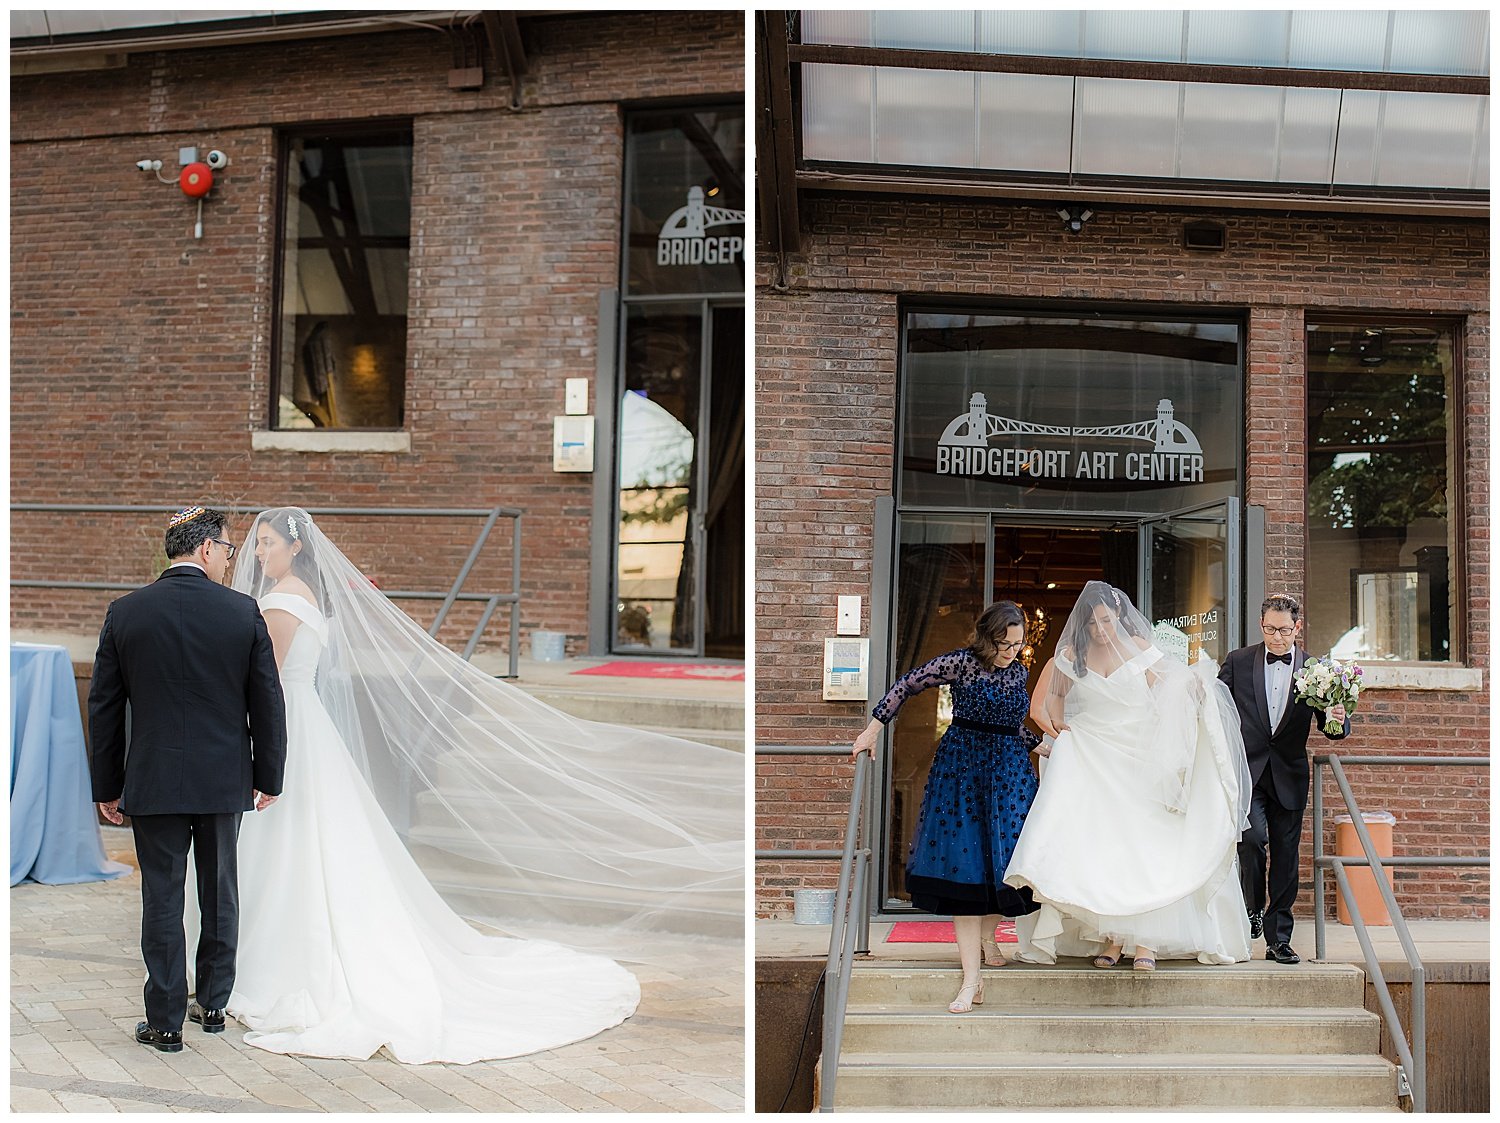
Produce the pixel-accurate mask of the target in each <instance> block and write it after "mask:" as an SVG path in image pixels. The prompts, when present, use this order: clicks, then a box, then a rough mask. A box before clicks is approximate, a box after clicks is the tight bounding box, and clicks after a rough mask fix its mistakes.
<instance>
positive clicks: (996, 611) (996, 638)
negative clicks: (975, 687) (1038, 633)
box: [969, 600, 1026, 667]
mask: <svg viewBox="0 0 1500 1123" xmlns="http://www.w3.org/2000/svg"><path fill="white" fill-rule="evenodd" d="M1012 626H1019V627H1020V629H1021V635H1022V637H1024V636H1025V635H1026V617H1025V616H1023V615H1022V614H1021V607H1020V606H1019V605H1018V604H1016V602H1015V601H1008V600H997V601H996V602H995V603H994V604H992V605H990V606H989V607H988V608H986V609H985V610H984V611H983V612H981V613H980V614H979V618H978V619H977V620H975V621H974V631H973V632H972V633H971V634H970V636H969V650H970V651H972V652H973V653H974V657H975V658H976V659H978V660H979V661H980V662H981V663H983V664H984V665H985V666H986V667H993V666H994V665H995V659H996V657H997V656H998V655H999V654H1000V643H1001V641H1002V640H1004V639H1005V633H1006V632H1008V631H1010V629H1011V628H1012Z"/></svg>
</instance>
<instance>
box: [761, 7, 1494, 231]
mask: <svg viewBox="0 0 1500 1123" xmlns="http://www.w3.org/2000/svg"><path fill="white" fill-rule="evenodd" d="M757 19H758V22H759V27H758V29H757V32H758V37H757V38H758V46H759V51H760V56H759V57H760V60H761V66H760V70H761V82H762V91H761V92H762V97H761V116H760V122H759V126H758V127H759V130H760V133H759V141H760V144H759V149H758V151H759V153H760V160H761V167H760V169H759V174H760V184H761V191H762V193H763V194H762V213H763V214H765V215H766V216H767V219H768V221H767V232H768V235H769V237H770V240H771V244H772V245H773V247H774V248H777V249H793V248H795V246H796V244H797V223H798V207H797V199H796V195H797V194H798V193H799V192H806V191H842V192H848V191H863V192H883V193H902V194H919V195H943V196H952V195H959V196H970V197H974V196H979V197H986V196H988V197H995V198H1011V199H1034V200H1037V201H1039V202H1052V203H1055V202H1057V201H1059V200H1066V201H1067V202H1071V203H1089V202H1103V201H1109V202H1112V203H1115V204H1120V203H1125V204H1132V205H1162V204H1167V205H1177V206H1213V207H1216V208H1222V207H1224V206H1226V205H1228V206H1232V207H1236V208H1252V209H1262V208H1275V209H1278V210H1287V209H1292V210H1337V211H1341V212H1346V213H1347V212H1350V211H1354V212H1359V211H1365V212H1378V213H1394V214H1426V215H1438V214H1442V215H1453V214H1462V215H1472V216H1475V217H1483V216H1485V215H1486V214H1487V213H1488V188H1489V154H1488V146H1489V141H1488V138H1489V62H1488V49H1487V44H1488V42H1489V15H1488V13H1487V12H1483V11H1447V12H1443V11H1432V12H1419V11H1373V12H1370V11H1340V12H1311V13H1309V12H1287V11H1283V12H1271V11H1267V12H1259V11H1257V12H1217V11H1214V12H1203V11H1175V12H1173V11H1165V12H1100V11H1087V12H1084V11H1072V12H1068V11H1059V12H1015V11H968V12H892V11H866V12H849V11H804V12H763V13H759V14H758V16H757Z"/></svg>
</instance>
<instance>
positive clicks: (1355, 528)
mask: <svg viewBox="0 0 1500 1123" xmlns="http://www.w3.org/2000/svg"><path fill="white" fill-rule="evenodd" d="M1454 336H1455V332H1454V331H1453V329H1452V328H1451V327H1443V326H1432V325H1427V324H1424V325H1420V326H1406V325H1401V324H1399V323H1392V322H1388V321H1386V320H1383V319H1382V320H1371V321H1366V322H1363V323H1359V322H1346V323H1313V322H1312V321H1311V320H1309V322H1308V326H1307V382H1308V411H1307V419H1308V512H1307V514H1308V564H1307V570H1308V580H1307V590H1308V648H1309V649H1310V650H1312V651H1314V652H1323V651H1332V652H1333V654H1334V655H1335V656H1337V657H1338V658H1341V659H1343V658H1350V659H1358V660H1361V661H1370V662H1373V661H1379V660H1401V661H1421V662H1428V661H1431V662H1446V661H1450V660H1454V659H1456V658H1458V655H1459V653H1458V652H1457V650H1456V649H1455V646H1454V631H1455V627H1454V623H1455V621H1454V610H1453V597H1452V588H1453V564H1454V559H1453V556H1452V551H1451V550H1450V542H1451V538H1450V535H1451V531H1452V526H1453V520H1452V512H1451V506H1450V493H1451V486H1452V481H1453V479H1454V477H1455V473H1454V472H1453V470H1452V466H1451V465H1452V458H1453V452H1454V450H1453V448H1452V445H1451V443H1450V433H1451V432H1452V423H1451V421H1450V416H1451V413H1452V409H1453V387H1454V385H1455V382H1454V373H1455V372H1454V353H1455V352H1454Z"/></svg>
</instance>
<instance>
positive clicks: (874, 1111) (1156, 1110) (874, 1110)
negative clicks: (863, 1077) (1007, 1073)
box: [859, 1104, 1406, 1115]
mask: <svg viewBox="0 0 1500 1123" xmlns="http://www.w3.org/2000/svg"><path fill="white" fill-rule="evenodd" d="M859 1110H860V1111H861V1112H864V1113H867V1114H870V1115H881V1114H895V1113H897V1112H899V1113H901V1114H903V1115H905V1114H908V1113H910V1111H911V1108H909V1107H861V1108H860V1109H859ZM1026 1110H1027V1112H1028V1113H1034V1114H1037V1115H1046V1114H1048V1113H1049V1112H1061V1111H1066V1112H1068V1113H1069V1114H1077V1115H1087V1114H1089V1113H1091V1112H1101V1113H1102V1112H1108V1113H1110V1114H1111V1115H1113V1114H1116V1113H1118V1112H1119V1111H1120V1110H1121V1109H1120V1108H1118V1107H1115V1106H1114V1105H1112V1104H1111V1105H1107V1106H1105V1107H1029V1108H1027V1109H1026ZM981 1111H982V1112H984V1113H985V1114H987V1115H994V1114H995V1108H994V1106H993V1105H991V1104H984V1105H981V1106H979V1107H945V1108H943V1113H944V1114H945V1115H961V1114H963V1113H964V1112H981ZM1189 1111H1192V1112H1204V1113H1209V1112H1217V1111H1223V1112H1230V1111H1232V1112H1234V1113H1235V1114H1237V1115H1243V1114H1245V1107H1244V1105H1243V1104H1231V1105H1229V1106H1228V1107H1211V1106H1210V1107H1204V1106H1200V1105H1198V1104H1189V1105H1188V1106H1186V1107H1153V1108H1152V1109H1151V1114H1152V1115H1171V1114H1172V1113H1174V1112H1189ZM1276 1111H1277V1113H1278V1114H1289V1115H1297V1114H1300V1113H1302V1112H1312V1111H1316V1112H1319V1113H1320V1114H1321V1113H1323V1112H1340V1111H1348V1112H1356V1111H1357V1112H1359V1113H1360V1114H1361V1115H1405V1114H1406V1111H1405V1110H1404V1109H1403V1108H1400V1107H1396V1106H1391V1107H1366V1106H1356V1107H1328V1106H1324V1107H1308V1106H1306V1105H1287V1106H1278V1107H1277V1109H1276Z"/></svg>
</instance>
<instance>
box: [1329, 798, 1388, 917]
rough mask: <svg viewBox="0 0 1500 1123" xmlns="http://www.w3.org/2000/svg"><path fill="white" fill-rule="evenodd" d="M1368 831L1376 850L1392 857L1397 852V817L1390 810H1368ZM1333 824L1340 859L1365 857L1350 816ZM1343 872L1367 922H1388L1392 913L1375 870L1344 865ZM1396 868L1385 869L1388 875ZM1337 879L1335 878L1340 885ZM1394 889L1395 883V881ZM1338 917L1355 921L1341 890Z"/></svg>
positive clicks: (1382, 854) (1384, 855)
mask: <svg viewBox="0 0 1500 1123" xmlns="http://www.w3.org/2000/svg"><path fill="white" fill-rule="evenodd" d="M1363 818H1364V821H1365V830H1367V831H1369V832H1370V841H1371V842H1373V843H1374V844H1375V853H1376V854H1378V855H1380V857H1382V858H1390V857H1392V856H1394V855H1395V853H1396V849H1395V841H1396V839H1395V836H1396V817H1395V816H1394V815H1392V814H1391V813H1390V812H1389V811H1366V812H1365V813H1364V815H1363ZM1333 825H1334V844H1333V848H1334V851H1335V852H1336V853H1337V854H1338V856H1339V857H1340V858H1362V857H1364V853H1365V852H1364V848H1363V847H1361V846H1360V844H1359V835H1358V834H1357V833H1356V832H1355V830H1354V820H1353V819H1352V818H1350V817H1349V816H1348V815H1339V816H1336V817H1335V818H1334V820H1333ZM1344 872H1345V873H1346V874H1348V875H1349V888H1350V889H1351V890H1352V891H1353V893H1354V901H1355V903H1356V904H1357V905H1359V915H1360V916H1361V917H1362V918H1363V919H1364V922H1365V924H1367V925H1370V926H1380V925H1389V924H1390V922H1391V914H1390V913H1389V912H1388V911H1386V907H1385V901H1384V899H1382V897H1381V896H1380V890H1379V888H1377V887H1376V885H1375V871H1374V870H1372V869H1370V868H1369V867H1368V866H1362V867H1356V866H1345V867H1344ZM1392 872H1393V871H1391V870H1390V869H1387V870H1386V874H1387V876H1390V874H1391V873H1392ZM1337 883H1338V879H1337V878H1335V879H1334V884H1335V885H1337ZM1391 887H1392V889H1394V888H1395V882H1394V881H1392V884H1391ZM1338 916H1339V923H1340V924H1353V923H1354V921H1353V920H1352V919H1351V918H1350V916H1349V906H1348V904H1347V903H1346V902H1345V900H1344V894H1343V892H1342V891H1340V892H1339V893H1338Z"/></svg>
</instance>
